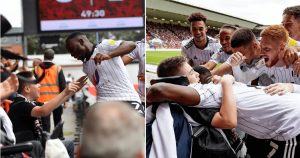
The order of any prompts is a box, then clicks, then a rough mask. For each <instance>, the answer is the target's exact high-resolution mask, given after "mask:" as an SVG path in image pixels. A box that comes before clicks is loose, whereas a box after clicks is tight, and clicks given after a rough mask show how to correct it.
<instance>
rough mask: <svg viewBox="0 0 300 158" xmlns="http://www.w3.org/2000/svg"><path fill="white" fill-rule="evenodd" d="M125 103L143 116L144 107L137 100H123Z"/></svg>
mask: <svg viewBox="0 0 300 158" xmlns="http://www.w3.org/2000/svg"><path fill="white" fill-rule="evenodd" d="M124 102H125V103H127V104H129V105H130V106H131V107H132V108H133V109H134V110H136V111H137V112H138V113H140V114H142V115H143V116H144V117H145V107H144V106H143V105H142V104H141V103H139V102H137V101H124Z"/></svg>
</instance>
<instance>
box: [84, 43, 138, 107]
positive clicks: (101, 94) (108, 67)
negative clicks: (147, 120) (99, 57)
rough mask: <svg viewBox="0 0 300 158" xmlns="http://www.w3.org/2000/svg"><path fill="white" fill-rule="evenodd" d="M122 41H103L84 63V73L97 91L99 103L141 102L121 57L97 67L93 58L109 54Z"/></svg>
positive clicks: (106, 61) (103, 62)
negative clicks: (100, 54)
mask: <svg viewBox="0 0 300 158" xmlns="http://www.w3.org/2000/svg"><path fill="white" fill-rule="evenodd" d="M121 42H122V41H114V40H106V39H105V40H103V41H102V42H101V43H100V44H98V45H97V47H96V48H95V50H94V52H93V55H92V56H91V58H90V59H89V60H88V61H87V62H84V63H83V72H84V73H85V74H87V75H88V77H89V79H90V81H91V82H92V83H93V84H94V86H95V87H96V89H97V101H98V102H101V101H137V102H139V103H140V102H141V101H140V98H139V96H138V94H137V93H136V91H135V90H134V87H133V85H132V83H131V82H130V80H129V76H128V72H127V69H126V67H125V66H124V63H123V61H122V59H121V57H120V56H118V57H114V58H112V59H109V60H105V61H102V62H101V64H98V65H95V62H94V60H93V59H92V58H94V57H95V56H96V54H98V53H103V54H105V53H109V52H110V51H112V50H114V49H116V48H117V47H119V46H120V44H121Z"/></svg>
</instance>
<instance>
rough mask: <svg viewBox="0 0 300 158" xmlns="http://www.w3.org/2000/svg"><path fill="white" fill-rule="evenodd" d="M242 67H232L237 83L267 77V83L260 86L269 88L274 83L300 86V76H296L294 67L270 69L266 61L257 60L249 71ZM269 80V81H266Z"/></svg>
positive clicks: (274, 67) (261, 83)
mask: <svg viewBox="0 0 300 158" xmlns="http://www.w3.org/2000/svg"><path fill="white" fill-rule="evenodd" d="M242 69H243V67H241V65H240V66H234V67H232V70H233V75H234V77H235V78H236V81H239V82H243V83H248V82H250V81H252V80H254V79H256V78H258V77H261V76H265V78H264V79H265V81H264V82H260V85H263V86H268V85H270V84H272V83H278V82H280V83H294V84H300V75H295V74H294V71H293V66H290V67H288V68H286V66H283V67H276V66H273V67H271V68H268V67H266V66H265V62H264V59H260V60H256V61H255V62H254V64H253V65H251V66H250V67H248V68H247V69H245V68H244V70H242ZM266 78H267V79H266Z"/></svg>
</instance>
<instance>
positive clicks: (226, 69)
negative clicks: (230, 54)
mask: <svg viewBox="0 0 300 158" xmlns="http://www.w3.org/2000/svg"><path fill="white" fill-rule="evenodd" d="M231 73H232V69H231V65H229V64H228V63H226V62H225V63H223V64H222V65H221V66H220V67H219V68H217V69H213V70H212V71H211V74H212V75H218V76H223V75H225V74H231Z"/></svg>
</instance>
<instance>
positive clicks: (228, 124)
mask: <svg viewBox="0 0 300 158" xmlns="http://www.w3.org/2000/svg"><path fill="white" fill-rule="evenodd" d="M233 82H234V78H233V76H231V75H224V76H223V77H222V78H221V81H220V83H221V85H222V105H221V108H220V112H217V113H216V114H215V115H214V117H213V119H212V122H211V125H212V126H213V127H215V128H228V129H231V128H235V127H236V125H237V109H236V100H235V97H234V94H233V89H232V84H233Z"/></svg>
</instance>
